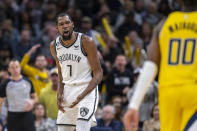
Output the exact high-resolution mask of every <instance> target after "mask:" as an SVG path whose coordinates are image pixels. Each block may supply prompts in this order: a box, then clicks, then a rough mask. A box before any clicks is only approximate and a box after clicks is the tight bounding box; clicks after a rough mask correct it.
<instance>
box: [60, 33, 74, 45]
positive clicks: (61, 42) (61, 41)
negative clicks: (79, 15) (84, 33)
mask: <svg viewBox="0 0 197 131" xmlns="http://www.w3.org/2000/svg"><path fill="white" fill-rule="evenodd" d="M77 39H78V32H76V38H75V40H74V42H73V43H72V44H69V45H67V46H66V45H64V44H63V42H62V40H61V38H60V37H59V41H60V43H61V45H62V46H63V47H66V48H69V47H71V46H72V45H74V44H75V42H76V41H77Z"/></svg>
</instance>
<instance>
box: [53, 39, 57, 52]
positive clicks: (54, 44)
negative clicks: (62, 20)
mask: <svg viewBox="0 0 197 131" xmlns="http://www.w3.org/2000/svg"><path fill="white" fill-rule="evenodd" d="M53 46H54V50H55V54H56V55H57V51H56V39H55V41H54V43H53Z"/></svg>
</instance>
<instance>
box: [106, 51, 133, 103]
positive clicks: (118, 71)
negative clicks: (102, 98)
mask: <svg viewBox="0 0 197 131" xmlns="http://www.w3.org/2000/svg"><path fill="white" fill-rule="evenodd" d="M126 64H127V61H126V57H125V56H124V55H121V54H120V55H118V56H117V57H116V60H115V67H114V68H113V70H112V71H111V72H110V74H109V76H108V78H107V80H106V85H107V93H108V95H107V98H108V101H110V99H111V98H112V97H113V96H116V95H120V96H121V97H122V99H124V98H126V94H127V93H128V91H129V89H130V88H131V87H132V85H133V73H132V72H131V71H130V70H127V69H126ZM126 102H127V100H125V99H124V101H123V104H126Z"/></svg>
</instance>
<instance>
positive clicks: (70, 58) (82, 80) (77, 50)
mask: <svg viewBox="0 0 197 131" xmlns="http://www.w3.org/2000/svg"><path fill="white" fill-rule="evenodd" d="M81 39H82V33H77V37H76V40H75V41H74V42H73V43H72V44H71V45H69V46H66V45H63V43H62V42H61V40H60V36H58V37H57V38H56V40H55V44H54V46H55V50H56V55H57V57H58V60H59V64H60V66H61V71H62V78H63V83H64V84H65V85H68V86H73V85H81V84H88V83H89V82H90V81H91V79H92V76H91V73H92V71H91V68H90V65H89V62H88V59H87V56H86V55H85V53H84V51H83V47H82V40H81Z"/></svg>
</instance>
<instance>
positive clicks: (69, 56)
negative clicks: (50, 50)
mask: <svg viewBox="0 0 197 131" xmlns="http://www.w3.org/2000/svg"><path fill="white" fill-rule="evenodd" d="M58 59H59V62H60V63H62V62H64V61H68V60H72V61H74V62H77V63H79V62H80V60H81V57H80V56H78V55H74V54H63V55H61V56H59V58H58Z"/></svg>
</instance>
